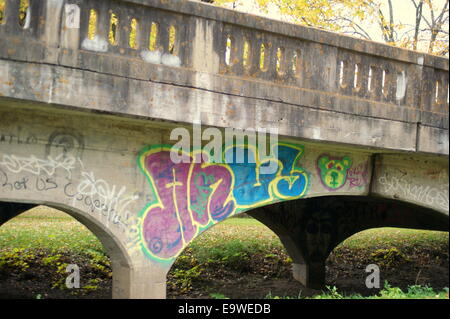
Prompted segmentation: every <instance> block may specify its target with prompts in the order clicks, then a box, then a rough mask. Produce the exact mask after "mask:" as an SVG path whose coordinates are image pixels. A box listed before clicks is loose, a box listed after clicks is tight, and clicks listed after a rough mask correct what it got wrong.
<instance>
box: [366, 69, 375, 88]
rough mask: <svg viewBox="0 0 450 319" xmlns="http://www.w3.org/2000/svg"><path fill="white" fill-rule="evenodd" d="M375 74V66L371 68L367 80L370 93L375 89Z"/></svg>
mask: <svg viewBox="0 0 450 319" xmlns="http://www.w3.org/2000/svg"><path fill="white" fill-rule="evenodd" d="M374 73H375V67H374V66H371V67H370V68H369V78H368V79H367V90H368V91H369V92H372V89H373V87H372V81H373V74H374Z"/></svg>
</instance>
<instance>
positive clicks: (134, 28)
mask: <svg viewBox="0 0 450 319" xmlns="http://www.w3.org/2000/svg"><path fill="white" fill-rule="evenodd" d="M138 26H139V23H138V21H137V19H134V18H133V19H131V23H130V39H129V45H130V48H132V49H137V48H138V40H137V39H138Z"/></svg>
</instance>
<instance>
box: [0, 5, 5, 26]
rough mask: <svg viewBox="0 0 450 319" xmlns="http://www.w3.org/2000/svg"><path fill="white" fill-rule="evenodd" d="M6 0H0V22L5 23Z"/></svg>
mask: <svg viewBox="0 0 450 319" xmlns="http://www.w3.org/2000/svg"><path fill="white" fill-rule="evenodd" d="M5 12H6V1H5V0H0V24H3V23H5V20H6V19H5Z"/></svg>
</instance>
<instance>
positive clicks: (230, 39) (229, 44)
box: [225, 35, 234, 66]
mask: <svg viewBox="0 0 450 319" xmlns="http://www.w3.org/2000/svg"><path fill="white" fill-rule="evenodd" d="M233 44H234V39H233V37H232V36H231V35H228V36H227V43H226V47H225V64H226V65H227V66H230V65H231V63H232V61H231V50H232V48H233Z"/></svg>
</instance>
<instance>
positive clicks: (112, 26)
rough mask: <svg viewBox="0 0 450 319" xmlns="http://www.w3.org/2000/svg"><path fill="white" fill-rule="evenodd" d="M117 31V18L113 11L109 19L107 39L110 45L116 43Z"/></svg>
mask: <svg viewBox="0 0 450 319" xmlns="http://www.w3.org/2000/svg"><path fill="white" fill-rule="evenodd" d="M118 32H119V18H118V17H117V15H116V14H115V13H111V19H110V21H109V34H108V39H109V43H111V44H112V45H117V43H118V41H117V38H118Z"/></svg>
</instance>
